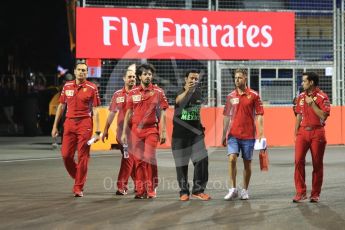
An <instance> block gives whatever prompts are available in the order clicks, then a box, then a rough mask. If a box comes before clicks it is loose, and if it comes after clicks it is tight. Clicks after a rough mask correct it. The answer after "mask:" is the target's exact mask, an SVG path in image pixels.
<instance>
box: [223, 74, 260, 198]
mask: <svg viewBox="0 0 345 230" xmlns="http://www.w3.org/2000/svg"><path fill="white" fill-rule="evenodd" d="M234 80H235V86H236V89H235V90H234V91H232V92H231V93H230V94H228V96H227V97H226V104H225V108H224V112H223V115H224V119H223V125H224V126H223V137H222V144H223V146H226V145H228V156H229V158H228V159H229V176H230V183H231V186H232V187H231V188H230V189H229V192H228V194H226V196H225V197H224V199H225V200H233V199H234V198H236V197H238V189H237V188H236V174H237V167H236V162H237V157H238V156H239V153H240V152H241V153H242V158H243V164H244V171H243V188H242V190H241V191H240V198H241V199H242V200H248V199H249V193H248V186H249V181H250V177H251V162H252V157H253V150H254V143H255V136H256V127H255V117H256V118H257V120H258V132H259V133H258V138H259V140H261V138H263V137H264V132H263V127H264V126H263V114H264V109H263V106H262V103H261V99H260V96H259V94H258V93H257V92H256V91H254V90H252V89H250V88H249V87H247V72H246V70H243V69H237V70H236V71H235V79H234Z"/></svg>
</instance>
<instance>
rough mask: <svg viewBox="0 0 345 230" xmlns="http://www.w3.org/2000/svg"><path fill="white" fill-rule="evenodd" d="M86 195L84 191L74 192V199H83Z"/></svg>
mask: <svg viewBox="0 0 345 230" xmlns="http://www.w3.org/2000/svg"><path fill="white" fill-rule="evenodd" d="M83 196H84V194H83V192H82V191H79V192H74V197H83Z"/></svg>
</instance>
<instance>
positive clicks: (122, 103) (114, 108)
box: [109, 87, 128, 134]
mask: <svg viewBox="0 0 345 230" xmlns="http://www.w3.org/2000/svg"><path fill="white" fill-rule="evenodd" d="M127 95H128V92H127V91H126V89H125V87H123V88H122V89H120V90H117V91H115V92H114V94H113V97H112V98H111V102H110V106H109V111H111V112H115V113H116V112H118V115H117V133H118V134H121V133H122V130H123V121H124V119H125V115H126V112H127V107H126V102H127Z"/></svg>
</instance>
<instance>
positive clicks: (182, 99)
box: [175, 82, 195, 107]
mask: <svg viewBox="0 0 345 230" xmlns="http://www.w3.org/2000/svg"><path fill="white" fill-rule="evenodd" d="M194 90H195V83H192V82H191V83H190V84H188V85H186V86H185V90H184V91H183V93H181V94H179V95H178V96H177V97H176V100H175V103H176V104H177V105H180V107H184V106H185V104H186V103H187V102H188V100H189V98H190V96H191V95H192V93H193V92H194Z"/></svg>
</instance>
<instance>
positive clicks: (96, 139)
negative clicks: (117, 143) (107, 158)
mask: <svg viewBox="0 0 345 230" xmlns="http://www.w3.org/2000/svg"><path fill="white" fill-rule="evenodd" d="M101 136H102V134H98V133H95V134H94V135H93V136H92V138H95V141H94V142H93V143H96V142H97V141H99V140H100V139H101Z"/></svg>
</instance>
